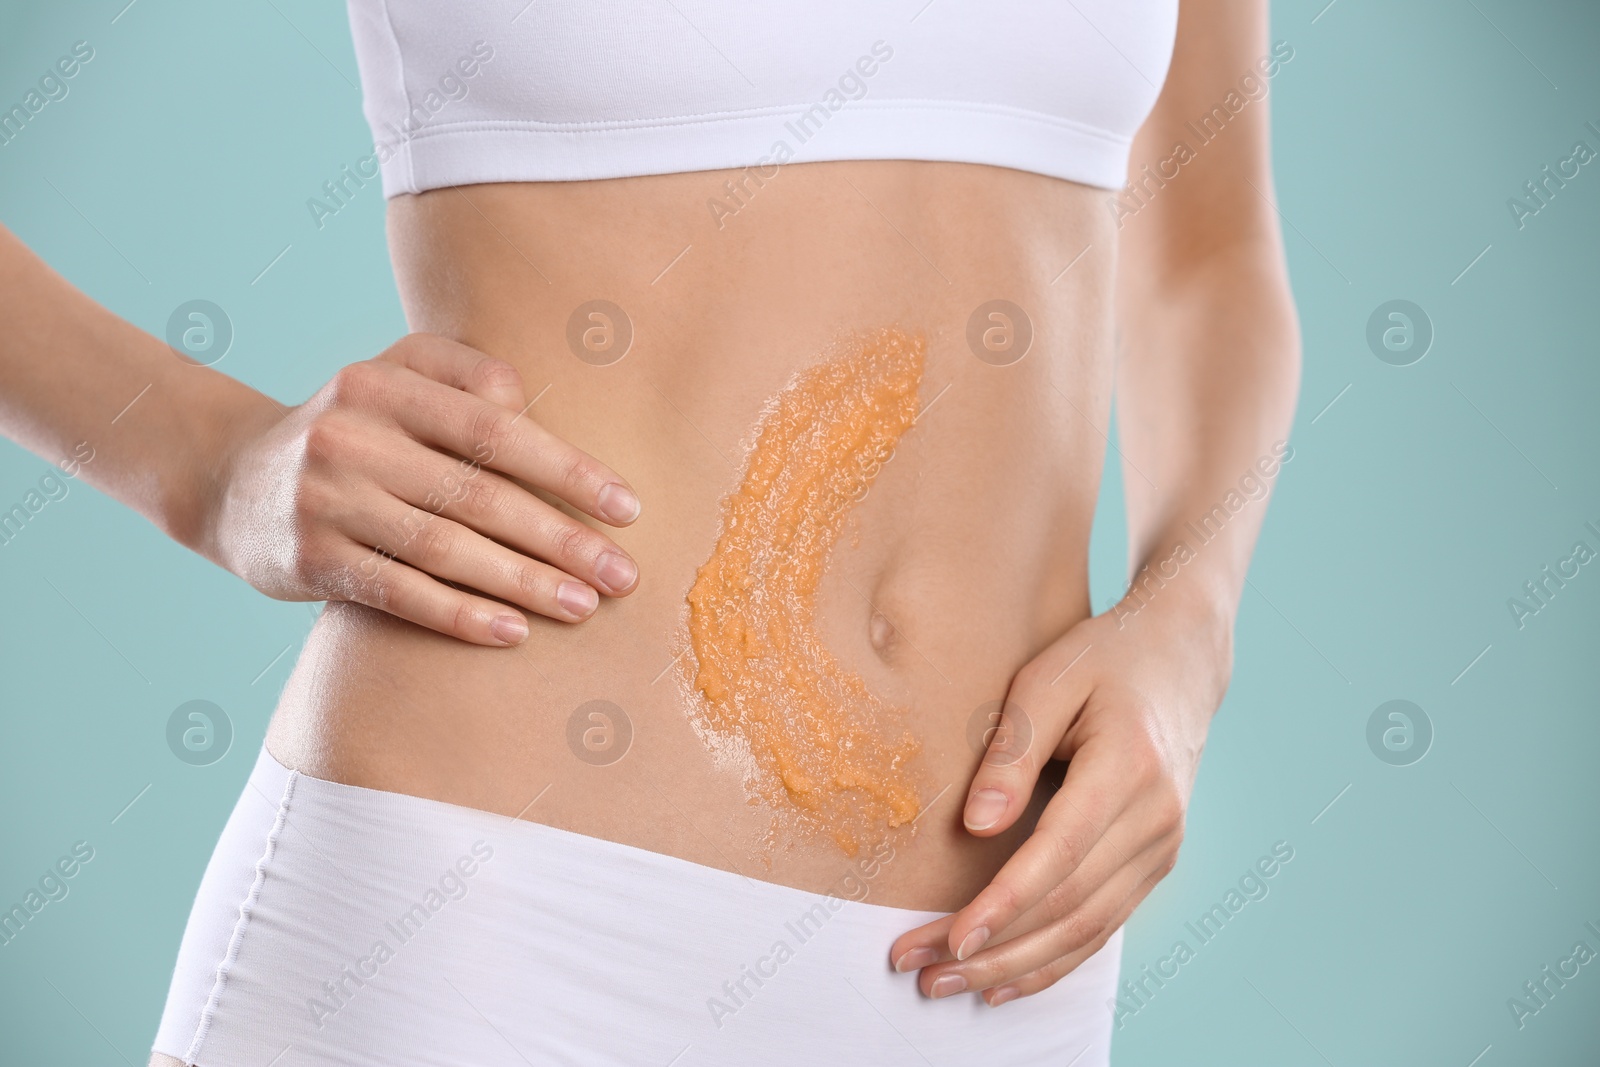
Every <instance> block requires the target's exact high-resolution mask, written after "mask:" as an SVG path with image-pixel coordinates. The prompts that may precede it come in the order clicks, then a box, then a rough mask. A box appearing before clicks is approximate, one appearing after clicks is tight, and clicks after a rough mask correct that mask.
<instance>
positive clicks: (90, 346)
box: [0, 227, 277, 555]
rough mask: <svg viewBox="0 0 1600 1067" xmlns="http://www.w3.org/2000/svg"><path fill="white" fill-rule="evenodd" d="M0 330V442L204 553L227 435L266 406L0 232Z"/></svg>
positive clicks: (269, 412) (268, 410)
mask: <svg viewBox="0 0 1600 1067" xmlns="http://www.w3.org/2000/svg"><path fill="white" fill-rule="evenodd" d="M0 323H3V329H0V434H4V435H5V436H6V437H9V438H10V439H12V440H14V441H16V442H17V443H18V444H21V445H22V446H23V447H25V448H27V449H29V450H30V451H32V452H35V453H37V454H38V455H39V456H41V457H43V458H45V459H48V460H50V461H51V462H54V463H58V464H62V465H63V467H64V469H68V470H70V471H71V472H72V473H73V474H74V475H75V476H76V477H79V478H82V479H83V480H84V481H87V482H89V483H90V484H91V485H94V486H96V487H97V488H99V489H101V490H103V491H105V492H106V493H108V494H110V495H111V496H113V497H115V498H116V499H118V500H120V501H122V502H123V503H125V504H127V505H129V506H130V507H133V508H134V509H136V510H138V511H139V512H140V513H142V514H143V515H145V516H146V517H147V518H148V519H150V521H151V522H153V523H155V524H156V526H158V527H159V528H160V529H162V530H163V531H165V532H166V533H167V534H169V535H170V536H172V537H173V538H175V539H176V540H177V541H179V542H180V543H182V544H185V545H187V546H189V547H190V548H194V549H196V550H197V551H201V552H203V553H205V554H207V555H212V552H211V550H210V546H208V545H207V544H205V543H204V542H205V540H206V537H207V533H206V525H207V524H206V511H207V506H208V505H207V501H208V499H209V497H210V495H211V492H212V489H213V487H214V482H215V479H216V477H217V475H218V470H219V467H220V463H221V460H222V458H223V457H224V456H225V455H226V453H227V448H226V442H227V441H228V439H229V431H230V430H231V429H237V428H238V427H239V425H240V424H241V423H258V422H261V421H263V420H265V419H272V418H276V417H277V416H276V413H275V410H274V408H275V406H274V405H273V404H272V402H271V401H270V400H269V399H267V398H266V397H265V396H263V395H262V394H260V393H258V392H256V391H255V390H253V389H251V388H249V387H248V386H246V385H244V384H242V383H240V382H237V381H235V380H234V379H232V378H229V377H228V376H227V375H225V374H222V373H220V372H218V371H215V370H212V369H211V368H209V367H204V366H200V365H198V364H196V363H194V362H192V361H190V360H188V359H186V358H184V357H182V356H180V355H179V354H178V353H176V352H175V351H174V350H173V349H171V348H169V347H168V346H167V344H166V343H165V342H164V341H162V340H160V339H158V338H156V337H152V336H151V335H150V334H148V333H145V332H144V331H143V330H140V329H138V328H137V327H135V326H133V325H132V324H130V323H128V322H125V321H124V320H122V319H120V318H118V317H117V316H116V315H114V314H112V313H111V312H110V311H107V310H106V309H105V308H103V307H101V306H100V305H99V304H96V303H95V302H94V301H93V300H91V299H90V298H89V297H87V296H86V295H84V294H83V293H82V292H80V291H78V290H77V289H76V288H74V287H73V286H72V285H71V284H70V283H69V282H67V280H66V279H64V278H62V277H61V276H60V275H59V274H57V273H56V272H55V271H53V270H51V269H50V267H49V266H48V265H46V264H45V263H44V262H43V261H42V260H41V259H39V257H38V256H36V255H34V254H33V253H32V252H31V251H29V250H28V248H27V247H26V246H24V245H23V244H22V242H21V241H19V240H18V239H17V238H16V237H15V236H14V235H12V234H11V233H10V231H8V230H6V229H5V228H4V227H0ZM91 457H92V458H91ZM85 460H87V462H85Z"/></svg>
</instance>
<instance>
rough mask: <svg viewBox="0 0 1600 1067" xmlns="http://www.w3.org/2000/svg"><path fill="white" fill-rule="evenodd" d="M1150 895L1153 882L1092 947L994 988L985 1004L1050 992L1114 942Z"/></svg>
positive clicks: (1117, 915)
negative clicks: (1051, 988) (1090, 958)
mask: <svg viewBox="0 0 1600 1067" xmlns="http://www.w3.org/2000/svg"><path fill="white" fill-rule="evenodd" d="M1149 892H1150V889H1149V883H1143V885H1142V888H1140V889H1137V890H1135V891H1134V892H1133V893H1132V894H1130V895H1129V896H1128V898H1127V899H1126V900H1124V901H1123V902H1122V903H1121V905H1120V906H1118V908H1117V910H1116V912H1115V914H1114V915H1113V916H1112V918H1111V921H1109V922H1107V923H1106V924H1105V925H1104V927H1102V929H1101V930H1100V933H1099V934H1098V935H1096V936H1095V937H1094V939H1093V940H1091V941H1090V942H1089V943H1088V944H1086V945H1084V946H1083V947H1082V948H1079V949H1077V950H1076V951H1074V952H1071V953H1068V954H1067V955H1065V956H1062V957H1061V958H1059V959H1055V960H1052V961H1050V962H1049V963H1047V964H1045V965H1044V966H1043V967H1040V968H1039V969H1038V970H1035V971H1032V972H1030V973H1028V974H1025V975H1023V976H1022V977H1021V978H1018V979H1016V980H1014V981H1010V982H1007V983H1005V984H1004V985H1002V986H998V987H996V988H994V989H989V990H986V991H985V992H984V994H983V999H984V1001H985V1002H986V1003H987V1004H988V1005H989V1006H990V1007H991V1008H998V1007H999V1006H1000V1005H1002V1004H1005V1003H1007V1002H1008V1001H1012V1000H1016V999H1017V998H1019V997H1030V996H1032V995H1033V994H1035V993H1040V992H1043V991H1044V990H1046V989H1049V988H1050V987H1051V986H1053V985H1055V984H1056V983H1057V982H1059V981H1061V979H1063V978H1065V977H1066V976H1067V975H1069V974H1071V973H1072V972H1073V971H1075V970H1077V969H1078V968H1079V967H1080V966H1082V965H1083V963H1084V961H1086V960H1087V959H1089V957H1091V956H1093V955H1094V954H1095V953H1096V952H1099V951H1100V950H1101V949H1103V948H1105V947H1106V942H1108V941H1110V940H1111V938H1112V937H1113V936H1115V935H1116V932H1117V931H1118V930H1120V929H1122V926H1123V924H1124V923H1126V922H1127V921H1128V916H1130V915H1132V914H1133V911H1134V909H1135V908H1137V907H1138V906H1139V905H1140V904H1141V903H1143V902H1144V898H1145V896H1146V895H1148V893H1149Z"/></svg>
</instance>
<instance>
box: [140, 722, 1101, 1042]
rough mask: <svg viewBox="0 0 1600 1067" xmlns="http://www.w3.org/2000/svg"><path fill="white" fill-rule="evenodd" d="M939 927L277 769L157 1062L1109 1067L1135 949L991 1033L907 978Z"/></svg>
mask: <svg viewBox="0 0 1600 1067" xmlns="http://www.w3.org/2000/svg"><path fill="white" fill-rule="evenodd" d="M841 892H842V893H844V894H846V895H849V894H852V893H853V894H855V895H860V894H861V893H863V892H870V881H869V880H865V879H863V880H859V881H854V882H852V883H851V884H850V885H849V886H848V887H846V888H844V889H842V890H841ZM937 914H938V913H935V912H923V911H907V910H904V909H901V908H887V907H883V906H881V905H877V904H869V903H865V902H863V901H859V900H850V899H844V897H843V896H835V895H823V894H817V893H809V892H804V891H801V890H798V889H791V888H788V887H786V886H781V885H775V884H773V883H770V882H758V881H752V880H749V879H746V878H744V877H743V876H741V875H738V874H734V873H731V872H729V871H723V870H718V869H716V868H712V867H703V866H701V865H699V864H697V863H690V862H688V861H685V860H680V859H676V858H674V857H671V856H663V855H659V854H657V853H654V852H647V851H645V850H643V849H638V848H633V847H631V846H627V845H619V844H616V843H614V842H610V841H603V840H600V839H598V838H591V837H584V836H582V835H579V834H574V833H570V832H568V831H565V830H557V829H554V828H552V827H548V826H543V825H541V824H538V823H533V822H528V821H525V820H516V819H509V818H506V817H503V816H499V815H494V814H491V813H489V812H484V811H478V810H476V809H472V808H463V807H457V806H455V805H451V804H442V803H439V802H437V801H432V800H424V799H421V798H419V797H411V796H404V795H402V794H399V793H386V792H380V791H377V790H372V789H362V788H358V787H356V786H347V785H339V784H337V783H333V782H326V781H322V780H320V779H316V778H309V777H307V776H305V775H303V774H299V773H297V772H294V771H290V770H288V769H287V768H285V767H284V766H282V765H281V764H279V763H278V761H277V760H276V759H274V758H273V757H272V756H271V755H270V754H269V753H268V752H267V751H266V750H265V749H262V752H261V755H260V756H259V757H258V758H257V760H256V765H255V769H254V770H253V771H252V772H251V775H250V781H249V783H248V785H247V786H246V787H245V790H244V794H243V796H241V797H240V798H239V802H238V804H237V805H236V806H235V808H234V811H233V815H232V816H231V817H230V818H229V820H228V824H227V826H226V827H225V828H224V829H223V831H222V838H221V840H220V841H219V842H218V844H217V849H216V852H215V854H213V856H212V858H211V863H210V865H209V866H208V867H207V868H206V873H205V878H204V880H203V881H202V882H201V884H200V892H199V895H198V896H197V898H196V900H195V905H194V910H193V912H192V913H191V914H190V916H189V924H188V927H187V929H186V930H185V931H184V935H183V945H182V947H181V948H180V949H179V952H178V962H177V968H176V970H175V973H174V974H173V977H172V987H171V990H170V992H169V993H168V996H167V1006H166V1010H165V1012H164V1013H163V1014H162V1017H161V1028H160V1030H159V1032H158V1033H157V1035H156V1041H155V1050H156V1051H157V1052H161V1053H164V1054H166V1055H169V1056H174V1057H177V1058H178V1059H181V1060H183V1061H185V1062H186V1063H193V1064H199V1065H200V1067H267V1065H268V1064H271V1065H272V1067H310V1065H317V1067H322V1065H340V1067H378V1065H383V1067H411V1065H416V1067H424V1065H427V1067H434V1065H437V1067H460V1065H463V1064H470V1065H473V1067H498V1065H507V1067H512V1065H517V1067H526V1065H529V1064H539V1065H541V1067H542V1065H543V1064H547V1063H558V1064H581V1065H583V1067H601V1065H611V1064H616V1065H627V1067H637V1065H641V1064H643V1065H647V1067H668V1065H671V1067H699V1065H708V1064H729V1065H739V1067H748V1065H751V1064H760V1065H762V1067H783V1065H789V1064H793V1065H802V1064H803V1065H806V1067H814V1065H818V1064H823V1065H845V1064H873V1065H899V1064H905V1065H908V1067H909V1065H915V1067H927V1065H929V1064H946V1063H949V1064H955V1063H963V1064H965V1063H983V1064H995V1065H1005V1067H1010V1065H1022V1064H1051V1065H1053V1067H1065V1065H1066V1064H1069V1063H1070V1064H1071V1065H1072V1067H1096V1065H1099V1067H1104V1065H1105V1064H1106V1063H1107V1062H1108V1056H1109V1051H1110V1041H1111V1022H1112V1016H1111V1013H1110V1010H1109V1009H1108V1007H1107V1004H1108V1002H1109V1001H1110V1000H1111V999H1112V997H1113V996H1114V995H1115V986H1116V982H1117V973H1118V965H1119V959H1120V952H1121V947H1122V935H1121V933H1120V931H1119V932H1118V934H1117V935H1116V936H1115V937H1113V938H1112V939H1111V941H1110V942H1109V943H1108V944H1107V945H1106V947H1105V948H1103V949H1102V950H1101V951H1100V952H1098V953H1097V954H1095V955H1094V956H1093V957H1092V958H1090V959H1089V960H1088V961H1086V962H1085V963H1084V964H1083V965H1082V966H1080V967H1079V968H1078V969H1077V970H1076V971H1074V972H1073V973H1072V974H1070V975H1068V976H1067V977H1066V978H1065V979H1063V980H1062V981H1060V982H1058V983H1057V984H1056V985H1054V986H1053V987H1051V988H1050V989H1048V990H1046V991H1045V992H1043V993H1040V994H1037V995H1035V996H1032V997H1024V998H1022V999H1021V1000H1016V1001H1013V1002H1011V1003H1009V1004H1006V1005H1004V1006H1002V1007H1000V1008H990V1007H988V1006H987V1005H986V1004H984V1003H983V1001H982V1000H980V999H979V998H978V997H977V996H976V995H975V994H960V995H957V996H955V997H951V998H948V999H945V1000H929V999H927V998H926V997H924V996H922V994H921V993H920V992H918V990H917V987H916V975H915V974H896V973H895V972H894V971H893V969H892V968H891V967H890V965H889V962H888V952H889V945H890V943H891V942H892V941H893V940H894V939H895V938H896V937H898V936H899V935H900V934H902V933H904V932H905V931H907V930H910V929H912V928H914V927H917V926H920V925H922V924H923V923H925V922H928V921H929V920H931V919H933V918H936V917H937Z"/></svg>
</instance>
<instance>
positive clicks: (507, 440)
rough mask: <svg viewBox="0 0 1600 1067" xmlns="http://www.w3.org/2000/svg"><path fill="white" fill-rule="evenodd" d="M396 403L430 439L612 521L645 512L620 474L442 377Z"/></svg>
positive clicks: (399, 416)
mask: <svg viewBox="0 0 1600 1067" xmlns="http://www.w3.org/2000/svg"><path fill="white" fill-rule="evenodd" d="M429 384H431V385H434V388H432V389H425V390H421V391H419V392H418V394H417V395H416V397H415V402H411V403H407V404H404V405H400V406H397V407H396V408H394V409H392V414H393V416H394V418H395V419H396V420H397V421H398V422H399V423H400V425H401V426H402V427H403V428H404V429H405V430H406V431H407V432H409V433H411V434H412V435H413V436H414V437H416V438H417V439H418V440H420V441H422V442H423V443H425V444H430V445H434V446H437V447H439V448H444V449H447V450H449V451H451V452H454V453H455V454H456V455H458V456H462V457H463V458H466V459H470V460H472V461H474V462H477V463H481V464H483V465H484V466H486V467H492V468H494V469H495V470H498V471H502V472H504V473H506V474H509V475H511V476H512V477H513V478H518V479H520V480H522V481H524V482H527V483H528V484H530V485H533V486H536V487H537V488H539V489H543V490H545V491H546V492H548V493H551V494H553V495H555V496H556V497H558V498H560V499H561V500H564V501H566V502H567V503H568V504H571V505H572V506H573V507H575V508H577V509H578V510H579V511H581V512H583V513H584V514H586V515H589V516H592V517H593V518H596V519H599V520H600V521H601V522H605V523H609V524H610V525H612V526H626V525H628V524H629V523H631V522H633V521H634V520H635V519H637V518H638V517H639V498H638V496H637V495H635V493H634V491H633V490H632V489H631V488H630V487H629V486H628V484H627V483H626V482H625V481H623V479H622V477H621V476H620V475H618V474H617V473H616V472H615V471H613V470H612V469H611V468H610V467H607V466H606V465H605V464H604V463H601V462H600V461H599V460H597V459H595V458H594V457H593V456H591V455H589V454H588V453H587V452H585V451H583V450H582V449H580V448H578V447H577V446H576V445H573V444H570V443H568V442H567V441H565V440H563V439H561V438H560V437H557V436H556V435H555V434H553V433H551V432H550V431H549V430H547V429H545V428H544V427H543V426H540V425H539V424H538V423H537V422H534V421H533V420H532V419H530V418H526V417H524V416H521V415H519V414H518V413H517V412H515V411H511V410H508V409H507V408H504V407H501V406H499V405H497V404H491V403H489V402H488V401H485V400H482V399H480V398H478V397H474V396H469V395H467V394H465V393H462V392H460V391H458V390H453V389H446V388H444V387H442V386H438V385H437V383H429Z"/></svg>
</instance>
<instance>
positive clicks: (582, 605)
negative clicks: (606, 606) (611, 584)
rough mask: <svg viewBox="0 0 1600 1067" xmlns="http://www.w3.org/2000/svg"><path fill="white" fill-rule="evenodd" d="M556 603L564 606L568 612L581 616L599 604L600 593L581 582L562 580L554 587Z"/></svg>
mask: <svg viewBox="0 0 1600 1067" xmlns="http://www.w3.org/2000/svg"><path fill="white" fill-rule="evenodd" d="M556 603H557V604H560V605H561V606H562V607H564V608H566V609H567V612H568V614H571V615H577V616H580V617H581V616H584V615H587V614H589V613H590V612H591V611H593V610H594V609H595V607H596V606H598V605H599V603H600V594H599V593H596V592H595V591H594V590H593V589H590V588H589V587H588V586H586V585H584V584H583V583H582V582H562V583H561V585H560V586H559V587H557V589H556Z"/></svg>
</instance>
